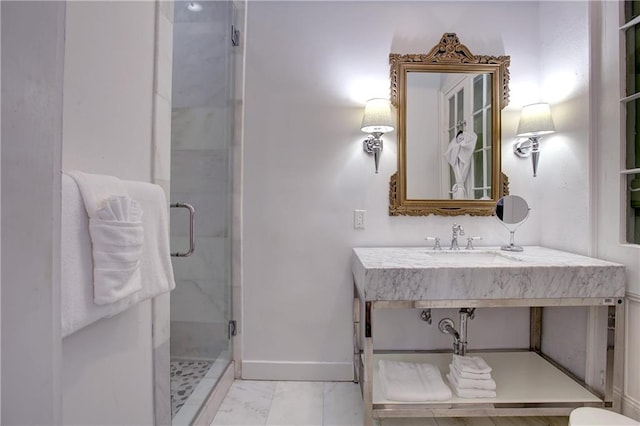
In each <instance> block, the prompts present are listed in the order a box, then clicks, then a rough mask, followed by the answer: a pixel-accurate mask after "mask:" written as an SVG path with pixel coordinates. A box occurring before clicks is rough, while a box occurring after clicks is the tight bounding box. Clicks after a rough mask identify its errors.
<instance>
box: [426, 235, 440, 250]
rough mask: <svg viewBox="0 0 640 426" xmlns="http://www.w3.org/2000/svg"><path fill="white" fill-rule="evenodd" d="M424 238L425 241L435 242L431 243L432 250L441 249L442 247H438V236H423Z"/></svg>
mask: <svg viewBox="0 0 640 426" xmlns="http://www.w3.org/2000/svg"><path fill="white" fill-rule="evenodd" d="M425 240H427V241H435V243H434V244H433V249H434V250H442V247H440V238H439V237H427V238H425Z"/></svg>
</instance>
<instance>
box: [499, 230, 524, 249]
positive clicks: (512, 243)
mask: <svg viewBox="0 0 640 426" xmlns="http://www.w3.org/2000/svg"><path fill="white" fill-rule="evenodd" d="M515 233H516V230H515V229H513V230H512V229H510V230H509V234H510V236H509V241H510V242H509V245H508V246H502V247H500V249H501V250H505V251H518V252H519V251H524V249H523V248H522V246H517V245H516V244H515V241H514V236H515Z"/></svg>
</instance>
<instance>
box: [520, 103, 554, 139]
mask: <svg viewBox="0 0 640 426" xmlns="http://www.w3.org/2000/svg"><path fill="white" fill-rule="evenodd" d="M555 131H556V127H555V126H554V124H553V119H552V118H551V110H550V108H549V104H533V105H527V106H525V107H524V108H522V112H521V113H520V122H519V123H518V131H517V132H516V135H518V136H524V137H528V136H540V135H547V134H549V133H554V132H555Z"/></svg>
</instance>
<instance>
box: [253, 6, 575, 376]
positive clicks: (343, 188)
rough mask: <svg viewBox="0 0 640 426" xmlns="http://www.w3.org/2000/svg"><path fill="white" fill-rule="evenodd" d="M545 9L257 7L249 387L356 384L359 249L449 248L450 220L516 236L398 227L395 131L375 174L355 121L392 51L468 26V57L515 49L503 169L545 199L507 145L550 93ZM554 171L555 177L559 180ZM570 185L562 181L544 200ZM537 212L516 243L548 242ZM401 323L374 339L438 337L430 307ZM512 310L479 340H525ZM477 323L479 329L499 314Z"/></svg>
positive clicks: (422, 222)
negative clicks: (544, 70) (360, 223)
mask: <svg viewBox="0 0 640 426" xmlns="http://www.w3.org/2000/svg"><path fill="white" fill-rule="evenodd" d="M539 7H540V6H539V4H538V3H535V2H534V3H532V2H495V3H494V2H467V3H463V2H431V1H429V2H331V3H326V2H262V1H261V2H249V4H248V11H247V12H248V18H247V22H248V32H247V56H246V86H245V88H246V94H245V96H246V97H245V99H246V104H245V105H246V108H245V127H244V132H245V136H244V163H243V198H242V203H243V235H244V240H243V265H244V268H243V289H242V297H243V316H242V327H243V328H242V331H243V334H242V345H243V365H242V367H243V376H244V377H247V378H252V377H253V378H256V377H264V378H278V377H281V378H296V379H305V378H323V379H332V378H335V379H343V380H349V379H351V371H352V370H351V326H350V321H351V297H352V278H351V273H350V260H351V248H352V247H354V246H374V245H423V244H425V242H424V237H425V236H427V235H435V236H440V237H441V238H442V239H443V241H446V240H447V238H449V237H450V234H451V232H450V229H451V225H452V223H453V222H458V223H461V224H462V225H464V226H465V229H466V231H467V234H468V235H474V236H475V235H481V236H483V237H484V240H483V245H499V244H503V243H505V242H507V239H508V232H507V231H506V229H504V228H503V227H501V225H500V224H499V223H498V222H497V221H496V220H495V219H494V218H491V217H487V218H478V217H469V216H465V217H457V218H452V217H441V216H438V217H433V216H430V217H389V216H388V183H389V176H390V175H391V174H392V173H394V172H395V171H396V164H397V163H396V162H397V156H396V144H395V139H394V138H395V134H394V133H389V134H387V135H385V136H384V139H385V150H384V153H383V154H382V159H381V164H380V173H379V174H375V173H374V172H373V164H372V159H371V158H370V157H369V156H367V155H366V154H364V153H363V152H362V139H363V137H364V135H363V134H362V133H361V132H360V130H359V125H360V122H361V120H362V112H363V105H364V102H365V101H366V99H369V98H371V97H379V96H382V97H384V96H388V94H389V77H388V76H389V66H388V55H389V53H391V52H396V53H421V52H423V53H426V52H428V50H429V49H431V47H432V46H433V45H435V44H436V43H437V42H438V41H439V40H440V37H441V35H442V34H443V33H444V32H457V34H458V36H459V37H460V40H461V41H462V43H464V44H466V45H467V47H469V49H470V50H471V52H472V53H477V54H487V55H502V54H508V55H511V67H510V70H511V84H510V86H511V100H512V106H510V107H509V108H508V109H507V110H505V112H504V113H503V141H504V142H503V149H504V155H503V159H504V162H503V170H504V171H505V173H507V174H508V175H509V177H510V180H511V192H512V193H513V194H518V195H522V196H524V197H525V198H526V199H530V200H534V199H535V198H534V195H535V194H536V193H538V192H540V191H541V189H540V187H539V186H533V185H532V183H533V182H531V179H529V175H530V163H527V162H524V163H523V162H520V161H519V160H517V159H515V158H514V157H515V156H514V155H513V154H511V143H512V141H513V136H514V133H515V128H516V125H517V119H518V115H519V108H520V107H521V106H522V105H524V104H525V103H526V102H527V101H528V100H529V99H528V97H530V96H531V92H532V91H535V90H536V88H537V86H538V80H539V62H540V47H539V43H540V27H539V24H538V15H539ZM282 29H286V31H283V30H282ZM369 29H375V30H369ZM557 48H558V49H561V48H562V47H561V46H558V47H557ZM544 155H545V154H544V153H543V158H542V160H541V161H545V157H544ZM550 158H551V155H547V158H546V159H550ZM543 164H544V163H543ZM543 170H544V173H548V174H549V176H550V177H551V176H553V175H556V176H557V175H558V174H560V173H562V171H561V170H555V171H554V170H553V169H551V170H548V169H547V167H545V168H544V169H543ZM541 172H542V171H541ZM558 185H559V183H558V181H556V180H553V179H551V183H550V184H549V185H547V186H545V190H546V191H551V192H553V191H554V190H555V188H556V187H558ZM578 196H580V197H583V196H584V194H582V195H580V194H576V197H578ZM532 204H534V205H533V207H534V208H535V210H534V211H533V214H532V217H531V218H530V220H529V221H528V222H527V223H526V224H524V225H523V226H522V228H521V229H520V230H519V231H518V233H517V235H516V241H517V243H519V244H535V243H539V242H540V237H539V229H540V224H541V223H543V222H542V221H541V220H542V218H541V215H540V214H538V211H540V210H541V209H540V208H539V206H537V205H535V203H532ZM354 209H365V210H367V229H365V230H363V231H358V230H353V210H354ZM561 220H563V221H564V224H565V226H576V227H578V228H581V227H582V226H583V224H582V223H581V219H580V220H578V221H577V222H576V223H575V224H574V225H572V224H573V223H574V220H573V219H570V218H566V220H564V219H562V218H561ZM481 314H482V313H481ZM389 315H390V316H393V317H394V318H391V319H390V321H387V325H386V326H383V325H381V326H379V327H378V328H377V329H376V333H377V337H379V339H378V340H377V341H378V343H380V344H381V345H382V346H386V345H391V344H393V345H394V346H395V345H398V346H405V347H408V348H412V347H416V348H417V347H424V346H428V345H429V343H428V341H427V338H428V337H429V336H434V335H437V332H436V331H435V326H431V327H427V326H426V325H425V324H424V323H423V322H422V321H421V320H420V319H419V317H418V312H415V311H408V312H396V313H392V314H389ZM492 315H497V314H496V313H493V314H492ZM500 315H501V316H499V317H498V318H495V319H494V320H495V321H497V322H498V323H499V322H502V323H503V324H504V323H509V324H510V328H509V329H508V330H505V331H506V332H508V333H510V335H509V336H504V338H503V339H500V340H501V341H498V342H495V341H493V340H495V334H491V333H490V332H487V333H486V334H485V333H481V332H480V331H477V332H475V333H474V332H473V331H472V333H471V335H470V339H469V340H470V342H471V344H472V345H478V346H483V345H487V346H489V345H493V344H495V345H503V346H515V347H518V346H522V345H523V343H524V342H523V336H524V335H528V313H527V311H526V310H509V311H503V312H502V314H500ZM481 318H482V317H481V316H479V317H478V319H476V320H475V321H477V323H473V324H472V325H470V327H475V326H476V324H481V323H482V321H485V320H486V318H487V317H484V318H485V319H481ZM403 319H404V321H403ZM394 321H395V322H394ZM389 324H393V325H389ZM398 324H401V327H402V331H401V332H398V330H399V327H400V325H398ZM440 344H441V342H439V341H438V342H436V343H433V345H440Z"/></svg>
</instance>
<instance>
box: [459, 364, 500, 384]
mask: <svg viewBox="0 0 640 426" xmlns="http://www.w3.org/2000/svg"><path fill="white" fill-rule="evenodd" d="M454 370H455V373H456V376H457V377H464V378H465V379H475V380H484V379H491V373H469V372H468V371H460V370H458V369H457V368H456V366H455V365H453V363H451V364H449V371H454Z"/></svg>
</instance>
